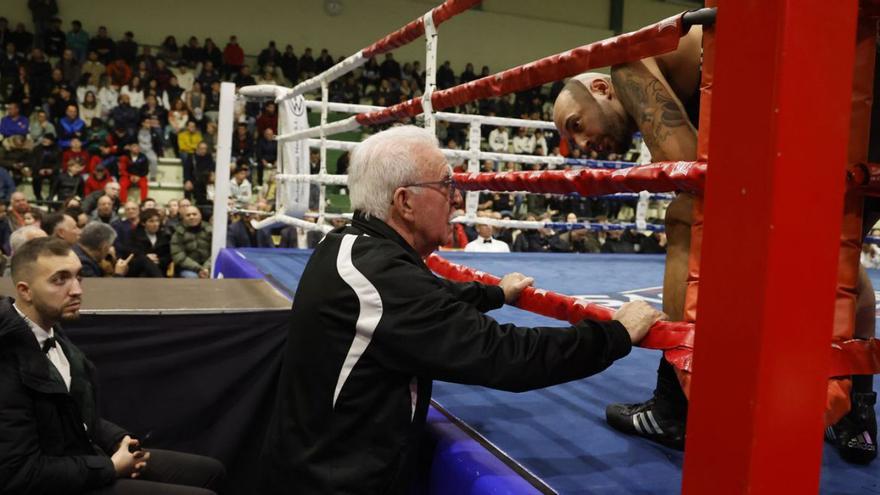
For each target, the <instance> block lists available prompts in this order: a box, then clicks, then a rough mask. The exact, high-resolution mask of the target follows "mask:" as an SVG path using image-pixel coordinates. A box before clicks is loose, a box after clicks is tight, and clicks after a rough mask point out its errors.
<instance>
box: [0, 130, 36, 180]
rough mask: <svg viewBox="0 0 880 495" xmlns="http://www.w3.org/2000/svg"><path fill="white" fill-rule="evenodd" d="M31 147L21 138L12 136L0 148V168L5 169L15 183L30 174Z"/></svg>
mask: <svg viewBox="0 0 880 495" xmlns="http://www.w3.org/2000/svg"><path fill="white" fill-rule="evenodd" d="M31 148H32V147H31V146H29V145H28V141H27V139H26V138H25V137H23V136H12V137H11V138H7V139H4V140H3V145H2V146H0V167H2V168H4V169H6V170H7V171H8V172H9V173H10V174H12V178H13V179H14V180H15V182H16V183H20V182H21V180H22V178H23V177H29V176H30V174H31V169H30V164H31Z"/></svg>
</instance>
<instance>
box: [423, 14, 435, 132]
mask: <svg viewBox="0 0 880 495" xmlns="http://www.w3.org/2000/svg"><path fill="white" fill-rule="evenodd" d="M422 23H423V24H424V25H425V92H424V94H422V112H423V115H424V118H425V129H427V130H429V131H431V134H434V133H435V129H436V125H437V124H436V122H435V120H434V106H433V105H432V104H431V96H433V95H434V89H436V88H437V27H436V26H435V25H434V14H433V13H431V12H428V13H427V14H425V15H424V17H422Z"/></svg>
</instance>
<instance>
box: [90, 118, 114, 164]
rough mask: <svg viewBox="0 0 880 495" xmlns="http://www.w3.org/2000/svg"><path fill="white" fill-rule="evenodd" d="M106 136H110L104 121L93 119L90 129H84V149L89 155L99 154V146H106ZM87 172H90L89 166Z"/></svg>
mask: <svg viewBox="0 0 880 495" xmlns="http://www.w3.org/2000/svg"><path fill="white" fill-rule="evenodd" d="M108 136H110V130H109V129H108V128H107V125H106V123H105V122H104V119H101V118H98V117H95V118H93V119H92V123H91V125H90V127H88V128H87V129H86V139H85V147H86V151H88V153H89V155H92V156H94V155H97V154H99V153H100V148H101V146H106V145H107V137H108ZM89 170H91V166H89Z"/></svg>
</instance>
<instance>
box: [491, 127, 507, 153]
mask: <svg viewBox="0 0 880 495" xmlns="http://www.w3.org/2000/svg"><path fill="white" fill-rule="evenodd" d="M508 145H509V136H508V134H507V128H506V127H496V128H494V129H492V132H490V133H489V149H490V150H492V151H494V152H496V153H507V149H508V148H507V147H508Z"/></svg>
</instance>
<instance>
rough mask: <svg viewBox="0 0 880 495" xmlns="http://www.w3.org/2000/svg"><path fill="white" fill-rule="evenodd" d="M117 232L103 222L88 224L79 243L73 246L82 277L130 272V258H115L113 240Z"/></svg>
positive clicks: (119, 274)
mask: <svg viewBox="0 0 880 495" xmlns="http://www.w3.org/2000/svg"><path fill="white" fill-rule="evenodd" d="M115 240H116V232H115V231H114V230H113V228H112V227H110V226H109V225H107V224H105V223H101V222H91V223H89V224H88V225H86V226H85V227H84V228H83V229H82V232H81V233H80V236H79V243H78V244H77V245H76V246H73V252H74V253H76V256H77V258H79V261H80V263H82V271H81V272H80V276H82V277H108V276H116V277H124V276H125V274H126V273H128V263H129V261H130V259H131V258H129V259H128V260H125V259H119V260H117V259H115V256H113V241H115Z"/></svg>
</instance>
